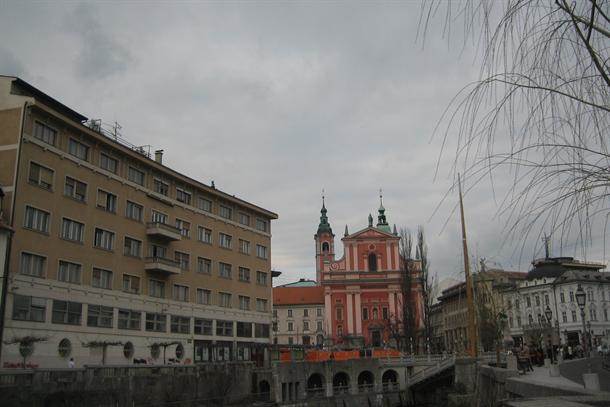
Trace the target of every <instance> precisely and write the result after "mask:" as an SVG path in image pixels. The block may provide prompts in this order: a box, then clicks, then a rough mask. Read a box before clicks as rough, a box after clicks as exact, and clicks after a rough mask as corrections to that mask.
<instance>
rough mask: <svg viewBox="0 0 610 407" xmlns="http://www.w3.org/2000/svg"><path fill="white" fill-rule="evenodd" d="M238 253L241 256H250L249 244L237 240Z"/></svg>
mask: <svg viewBox="0 0 610 407" xmlns="http://www.w3.org/2000/svg"><path fill="white" fill-rule="evenodd" d="M239 252H240V253H243V254H250V242H248V241H247V240H243V239H239Z"/></svg>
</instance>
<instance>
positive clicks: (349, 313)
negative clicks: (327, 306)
mask: <svg viewBox="0 0 610 407" xmlns="http://www.w3.org/2000/svg"><path fill="white" fill-rule="evenodd" d="M352 296H353V294H352V293H350V292H348V293H347V307H346V308H347V309H346V310H345V316H346V318H347V333H348V334H350V335H351V334H353V333H354V305H353V302H352Z"/></svg>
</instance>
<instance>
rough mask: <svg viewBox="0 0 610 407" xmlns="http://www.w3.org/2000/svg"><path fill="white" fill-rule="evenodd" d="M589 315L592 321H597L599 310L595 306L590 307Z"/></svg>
mask: <svg viewBox="0 0 610 407" xmlns="http://www.w3.org/2000/svg"><path fill="white" fill-rule="evenodd" d="M589 317H590V318H591V321H597V311H596V310H595V308H589Z"/></svg>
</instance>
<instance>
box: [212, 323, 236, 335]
mask: <svg viewBox="0 0 610 407" xmlns="http://www.w3.org/2000/svg"><path fill="white" fill-rule="evenodd" d="M216 335H218V336H233V321H222V320H220V319H217V320H216Z"/></svg>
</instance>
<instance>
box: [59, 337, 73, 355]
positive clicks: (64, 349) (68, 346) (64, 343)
mask: <svg viewBox="0 0 610 407" xmlns="http://www.w3.org/2000/svg"><path fill="white" fill-rule="evenodd" d="M57 353H59V356H60V357H62V358H67V357H68V356H70V354H71V353H72V343H71V342H70V340H69V339H68V338H64V339H62V340H61V341H59V345H58V346H57Z"/></svg>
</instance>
